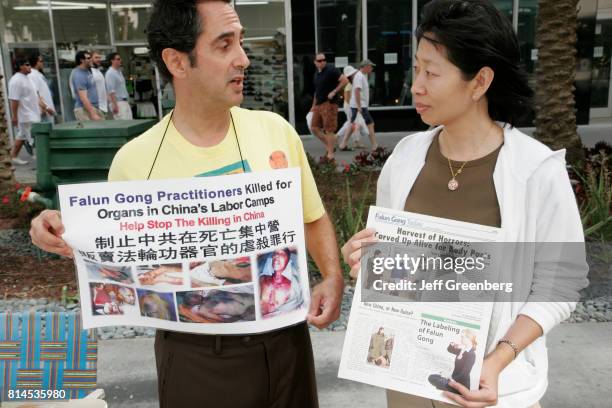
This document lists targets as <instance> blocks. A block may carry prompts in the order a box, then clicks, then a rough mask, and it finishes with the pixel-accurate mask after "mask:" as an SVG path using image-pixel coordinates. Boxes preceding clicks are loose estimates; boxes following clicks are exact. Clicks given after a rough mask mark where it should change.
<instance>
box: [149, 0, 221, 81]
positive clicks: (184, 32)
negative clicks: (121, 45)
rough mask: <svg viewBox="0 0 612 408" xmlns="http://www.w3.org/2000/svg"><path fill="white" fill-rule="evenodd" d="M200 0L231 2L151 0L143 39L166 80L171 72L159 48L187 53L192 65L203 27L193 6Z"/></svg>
mask: <svg viewBox="0 0 612 408" xmlns="http://www.w3.org/2000/svg"><path fill="white" fill-rule="evenodd" d="M203 1H223V2H225V3H228V4H229V3H230V2H231V0H191V1H188V0H171V1H170V0H155V2H154V3H153V11H152V13H151V19H150V20H149V24H148V26H147V30H146V32H147V39H148V41H149V49H150V52H151V58H152V59H153V61H154V62H155V63H156V64H157V68H158V69H159V73H160V74H161V75H162V76H163V77H164V78H165V79H166V80H172V74H171V73H170V71H168V68H167V67H166V64H165V63H164V60H163V58H162V51H163V50H164V49H165V48H174V49H175V50H177V51H181V52H185V53H187V54H189V61H190V62H191V66H195V63H196V58H195V53H194V52H193V50H194V48H195V45H196V42H197V41H198V37H199V36H200V34H202V32H203V31H204V27H203V25H202V19H201V17H200V15H199V14H198V10H197V7H196V6H197V4H198V3H201V2H203Z"/></svg>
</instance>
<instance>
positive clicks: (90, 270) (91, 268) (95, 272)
mask: <svg viewBox="0 0 612 408" xmlns="http://www.w3.org/2000/svg"><path fill="white" fill-rule="evenodd" d="M84 262H85V267H86V268H87V275H88V277H89V279H90V280H98V281H99V280H111V281H113V282H118V283H124V284H133V283H134V279H133V278H132V272H131V267H129V266H109V265H103V264H99V263H96V262H93V261H89V260H85V261H84Z"/></svg>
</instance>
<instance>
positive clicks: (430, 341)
mask: <svg viewBox="0 0 612 408" xmlns="http://www.w3.org/2000/svg"><path fill="white" fill-rule="evenodd" d="M367 227H368V228H373V229H374V230H375V231H376V238H377V239H378V240H379V242H377V243H375V244H372V245H371V246H369V247H368V248H362V261H361V272H360V274H359V278H358V280H357V283H356V287H355V295H354V298H353V303H352V307H351V313H350V317H349V322H348V326H347V331H346V337H345V340H344V346H343V350H342V358H341V362H340V368H339V373H338V376H339V377H341V378H344V379H349V380H353V381H358V382H362V383H366V384H370V385H374V386H378V387H383V388H387V389H392V390H396V391H400V392H403V393H408V394H413V395H417V396H420V397H424V398H428V399H435V400H439V401H444V402H447V403H453V402H452V401H451V400H450V399H448V398H446V397H444V396H443V391H450V392H456V390H455V389H454V388H452V387H450V386H449V385H448V382H449V379H451V378H452V379H454V380H455V381H457V382H459V383H461V384H463V385H465V386H466V387H468V388H470V389H478V383H479V379H480V371H481V368H482V363H483V359H484V352H485V350H484V349H485V344H486V338H487V333H488V326H489V322H490V317H491V311H492V303H491V302H490V301H486V300H487V299H486V298H485V299H484V300H483V298H479V297H478V293H479V291H478V290H476V294H470V291H469V290H461V289H460V288H463V287H464V285H472V286H473V285H474V284H475V282H474V278H473V276H474V274H475V273H480V274H482V273H484V272H483V271H486V272H487V273H489V274H494V273H495V270H496V269H497V266H496V261H495V253H494V251H493V248H494V247H493V246H491V245H489V246H487V247H485V249H486V250H488V251H489V253H484V251H483V249H482V248H481V247H479V246H478V243H479V242H482V243H493V242H496V241H497V240H498V239H499V229H498V228H493V227H487V226H482V225H477V224H471V223H466V222H459V221H454V220H448V219H442V218H437V217H430V216H425V215H420V214H414V213H408V212H401V211H395V210H389V209H385V208H380V207H370V210H369V214H368V222H367ZM468 259H469V260H471V262H469V261H467V260H468ZM434 261H438V262H437V265H438V266H439V267H438V268H436V269H435V270H434V269H430V268H429V265H430V264H434V263H436V262H434ZM460 261H462V262H460ZM470 265H471V266H473V267H472V268H470V267H469V266H470ZM480 266H482V268H480ZM440 270H442V272H443V273H442V274H440ZM441 276H445V279H441V278H440V277H441ZM479 278H480V280H482V276H479ZM479 283H480V282H479ZM470 287H471V286H470ZM442 288H445V289H446V290H441V289H442ZM455 288H459V289H455ZM449 294H450V295H449ZM453 404H454V403H453Z"/></svg>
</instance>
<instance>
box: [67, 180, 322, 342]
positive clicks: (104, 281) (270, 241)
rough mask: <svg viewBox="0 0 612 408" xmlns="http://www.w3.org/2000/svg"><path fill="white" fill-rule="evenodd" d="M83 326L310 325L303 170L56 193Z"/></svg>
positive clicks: (214, 330) (224, 330)
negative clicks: (71, 256) (75, 276)
mask: <svg viewBox="0 0 612 408" xmlns="http://www.w3.org/2000/svg"><path fill="white" fill-rule="evenodd" d="M59 197H60V207H61V213H62V220H63V223H64V226H65V233H64V234H63V239H64V240H65V241H66V242H67V243H68V244H69V245H70V246H71V247H72V248H73V249H74V259H75V264H76V267H77V273H78V283H79V295H80V300H81V307H82V315H83V326H84V327H85V328H93V327H101V326H111V325H139V326H150V327H155V328H160V329H168V330H175V331H183V332H191V333H208V334H248V333H260V332H264V331H269V330H274V329H277V328H281V327H285V326H289V325H293V324H296V323H299V322H302V321H304V320H305V317H306V313H307V310H308V305H309V302H310V292H309V285H308V271H307V267H306V249H305V244H304V223H303V217H302V193H301V178H300V170H299V169H298V168H292V169H282V170H273V171H267V172H257V173H247V174H235V175H228V176H219V177H206V178H190V179H180V180H155V181H126V182H112V183H88V184H72V185H63V186H60V187H59Z"/></svg>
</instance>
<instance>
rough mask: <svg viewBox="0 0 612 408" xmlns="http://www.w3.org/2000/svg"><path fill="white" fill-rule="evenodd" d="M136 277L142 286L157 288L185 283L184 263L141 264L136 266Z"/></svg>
mask: <svg viewBox="0 0 612 408" xmlns="http://www.w3.org/2000/svg"><path fill="white" fill-rule="evenodd" d="M136 277H137V278H138V282H139V283H140V284H141V285H142V286H154V287H156V288H160V287H167V286H169V285H170V287H169V289H170V290H172V289H173V288H172V286H180V285H182V284H183V265H182V264H180V263H173V264H166V265H140V266H137V267H136Z"/></svg>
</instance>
